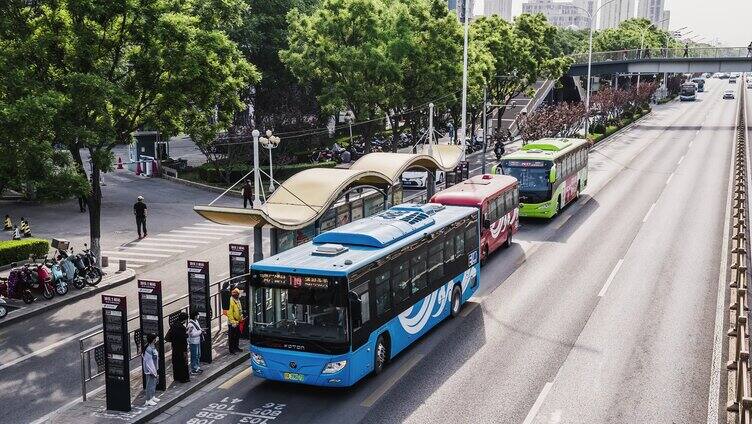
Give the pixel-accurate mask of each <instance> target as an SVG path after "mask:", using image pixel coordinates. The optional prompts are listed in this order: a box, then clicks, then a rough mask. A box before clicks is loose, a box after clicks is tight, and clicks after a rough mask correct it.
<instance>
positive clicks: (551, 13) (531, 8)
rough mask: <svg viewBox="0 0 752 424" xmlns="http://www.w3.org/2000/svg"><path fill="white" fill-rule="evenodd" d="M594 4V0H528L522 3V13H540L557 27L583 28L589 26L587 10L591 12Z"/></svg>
mask: <svg viewBox="0 0 752 424" xmlns="http://www.w3.org/2000/svg"><path fill="white" fill-rule="evenodd" d="M594 5H595V0H569V1H553V0H530V1H527V2H523V3H522V13H542V14H543V15H544V16H545V17H546V19H548V22H550V23H551V24H552V25H554V26H557V27H561V28H575V29H585V28H589V26H590V18H589V17H588V12H590V13H592V12H593V9H594ZM586 11H587V12H586Z"/></svg>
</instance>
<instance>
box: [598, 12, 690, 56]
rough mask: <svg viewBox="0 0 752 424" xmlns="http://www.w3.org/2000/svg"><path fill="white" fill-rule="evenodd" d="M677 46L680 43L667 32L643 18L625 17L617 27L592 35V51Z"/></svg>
mask: <svg viewBox="0 0 752 424" xmlns="http://www.w3.org/2000/svg"><path fill="white" fill-rule="evenodd" d="M679 46H681V44H680V43H679V42H677V41H676V40H675V39H674V38H673V37H672V36H671V35H670V34H669V33H668V32H666V31H664V30H662V29H659V28H658V27H656V26H655V25H653V23H652V22H650V21H649V20H647V19H644V18H637V19H627V20H626V21H623V22H622V23H620V24H619V26H618V27H616V28H609V29H606V30H603V31H599V32H598V33H596V34H595V35H594V36H593V51H594V52H599V51H600V52H607V51H618V50H634V49H639V48H650V49H658V48H662V47H669V48H676V47H679Z"/></svg>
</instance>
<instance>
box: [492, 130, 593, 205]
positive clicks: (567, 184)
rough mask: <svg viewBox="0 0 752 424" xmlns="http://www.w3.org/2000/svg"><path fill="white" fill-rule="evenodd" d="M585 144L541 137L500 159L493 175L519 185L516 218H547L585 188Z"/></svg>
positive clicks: (581, 141)
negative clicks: (518, 205) (514, 179)
mask: <svg viewBox="0 0 752 424" xmlns="http://www.w3.org/2000/svg"><path fill="white" fill-rule="evenodd" d="M587 164H588V143H587V141H585V140H583V139H577V138H544V139H541V140H538V141H534V142H530V143H527V144H526V145H524V146H522V148H521V149H520V150H518V151H516V152H514V153H512V154H509V155H507V156H504V157H503V158H502V160H501V162H500V164H499V165H497V166H495V167H494V169H493V173H495V174H504V175H510V176H512V177H515V178H516V179H517V180H518V181H519V184H520V195H519V198H520V216H521V217H535V218H551V217H553V216H554V215H556V214H558V213H559V212H560V211H561V210H562V209H563V208H564V206H566V205H567V204H568V203H569V202H571V201H572V200H574V199H576V198H577V197H579V195H580V192H581V191H582V190H583V189H584V188H585V187H586V186H587V179H588V168H587Z"/></svg>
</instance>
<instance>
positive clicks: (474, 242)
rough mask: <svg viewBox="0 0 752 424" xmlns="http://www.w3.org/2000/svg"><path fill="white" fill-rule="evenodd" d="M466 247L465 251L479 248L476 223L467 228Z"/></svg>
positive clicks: (468, 251)
mask: <svg viewBox="0 0 752 424" xmlns="http://www.w3.org/2000/svg"><path fill="white" fill-rule="evenodd" d="M465 249H466V251H465V253H470V252H472V251H474V250H477V249H478V232H477V230H476V229H475V226H474V225H473V226H470V227H468V228H467V229H466V230H465Z"/></svg>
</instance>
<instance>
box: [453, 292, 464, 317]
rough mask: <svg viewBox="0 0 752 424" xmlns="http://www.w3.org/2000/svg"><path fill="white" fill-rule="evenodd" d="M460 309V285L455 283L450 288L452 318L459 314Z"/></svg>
mask: <svg viewBox="0 0 752 424" xmlns="http://www.w3.org/2000/svg"><path fill="white" fill-rule="evenodd" d="M460 309H462V302H461V292H460V286H457V285H455V286H454V287H453V288H452V310H451V314H452V318H454V317H456V316H457V315H459V314H460Z"/></svg>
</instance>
